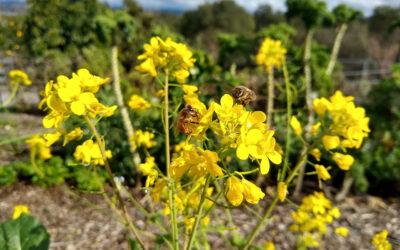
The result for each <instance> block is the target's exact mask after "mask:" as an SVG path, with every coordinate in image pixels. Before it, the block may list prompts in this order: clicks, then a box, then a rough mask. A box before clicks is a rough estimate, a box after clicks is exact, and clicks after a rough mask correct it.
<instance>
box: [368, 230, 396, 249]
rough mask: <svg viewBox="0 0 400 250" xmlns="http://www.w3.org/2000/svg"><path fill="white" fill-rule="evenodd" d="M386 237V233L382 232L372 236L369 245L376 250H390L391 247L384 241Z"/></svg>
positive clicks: (385, 231)
mask: <svg viewBox="0 0 400 250" xmlns="http://www.w3.org/2000/svg"><path fill="white" fill-rule="evenodd" d="M387 236H388V231H387V230H383V231H382V232H380V233H377V234H375V235H374V237H373V239H372V241H371V244H372V245H374V246H375V249H376V250H391V249H392V245H391V244H390V243H389V241H387V240H386V238H387Z"/></svg>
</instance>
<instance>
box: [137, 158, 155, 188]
mask: <svg viewBox="0 0 400 250" xmlns="http://www.w3.org/2000/svg"><path fill="white" fill-rule="evenodd" d="M154 160H155V159H154V157H151V156H150V157H146V162H145V163H142V164H139V170H140V171H141V172H142V173H143V175H145V176H147V179H146V185H145V188H148V187H149V186H150V185H153V184H154V181H155V180H156V179H157V177H158V172H157V170H156V169H155V167H156V164H155V162H154Z"/></svg>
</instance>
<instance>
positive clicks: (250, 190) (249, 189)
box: [225, 176, 265, 206]
mask: <svg viewBox="0 0 400 250" xmlns="http://www.w3.org/2000/svg"><path fill="white" fill-rule="evenodd" d="M225 189H226V193H225V196H226V198H227V199H228V201H229V202H230V203H231V204H232V205H234V206H239V205H240V204H241V203H242V201H243V198H245V199H246V201H247V202H248V203H252V204H257V203H258V202H259V201H260V200H261V199H263V198H264V196H265V194H264V192H263V191H261V188H259V187H257V186H256V185H255V184H253V183H251V182H249V181H247V180H246V179H245V178H242V179H241V180H239V179H238V178H236V177H235V176H231V177H229V178H228V179H227V180H226V184H225Z"/></svg>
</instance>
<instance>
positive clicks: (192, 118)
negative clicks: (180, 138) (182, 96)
mask: <svg viewBox="0 0 400 250" xmlns="http://www.w3.org/2000/svg"><path fill="white" fill-rule="evenodd" d="M193 124H199V112H198V111H197V109H195V108H193V107H192V106H190V105H186V106H185V107H184V108H183V109H182V110H181V111H180V112H179V119H178V129H179V131H180V132H181V133H182V134H185V135H190V134H191V133H192V132H193V131H192V129H191V127H192V125H193Z"/></svg>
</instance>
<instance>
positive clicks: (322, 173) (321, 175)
mask: <svg viewBox="0 0 400 250" xmlns="http://www.w3.org/2000/svg"><path fill="white" fill-rule="evenodd" d="M314 167H315V170H317V175H318V179H322V180H324V181H326V180H329V179H330V178H331V175H330V174H329V172H328V170H326V168H325V167H324V166H322V165H318V164H315V165H314Z"/></svg>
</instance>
